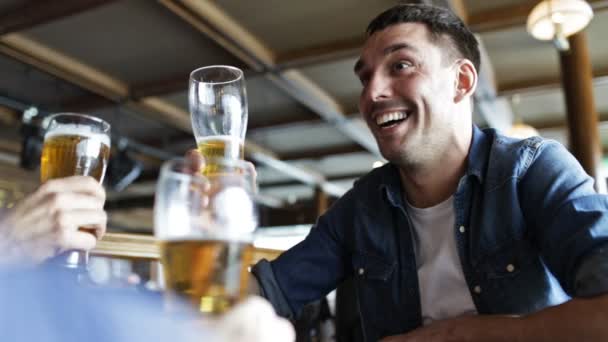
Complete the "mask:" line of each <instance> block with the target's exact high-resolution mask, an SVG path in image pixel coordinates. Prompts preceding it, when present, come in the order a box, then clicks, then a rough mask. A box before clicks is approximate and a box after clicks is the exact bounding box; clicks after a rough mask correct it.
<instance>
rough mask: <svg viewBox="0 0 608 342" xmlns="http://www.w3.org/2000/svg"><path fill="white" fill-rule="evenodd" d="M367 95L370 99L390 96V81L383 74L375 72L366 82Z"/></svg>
mask: <svg viewBox="0 0 608 342" xmlns="http://www.w3.org/2000/svg"><path fill="white" fill-rule="evenodd" d="M367 92H368V96H369V98H370V99H371V100H372V101H379V100H384V99H387V98H390V97H391V95H392V91H391V87H390V82H388V80H387V78H386V77H384V76H383V75H380V74H376V75H374V76H372V77H371V78H370V79H369V83H368V84H367Z"/></svg>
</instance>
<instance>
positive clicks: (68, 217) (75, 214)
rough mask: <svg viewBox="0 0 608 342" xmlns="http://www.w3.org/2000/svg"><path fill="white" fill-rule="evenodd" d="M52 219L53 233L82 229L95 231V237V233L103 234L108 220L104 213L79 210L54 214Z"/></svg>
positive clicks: (94, 210)
mask: <svg viewBox="0 0 608 342" xmlns="http://www.w3.org/2000/svg"><path fill="white" fill-rule="evenodd" d="M54 218H55V220H54V224H55V231H64V232H71V231H76V230H78V229H79V228H80V227H82V228H85V229H89V230H95V232H96V233H95V235H97V234H98V233H97V232H100V233H101V234H103V233H104V232H105V229H106V223H107V220H108V216H107V214H106V212H105V211H103V210H99V209H93V210H89V209H80V210H72V211H66V212H60V213H58V214H56V215H55V216H54ZM89 234H90V233H89ZM91 235H92V234H91Z"/></svg>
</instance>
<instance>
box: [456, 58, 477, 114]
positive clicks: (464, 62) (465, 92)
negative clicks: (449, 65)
mask: <svg viewBox="0 0 608 342" xmlns="http://www.w3.org/2000/svg"><path fill="white" fill-rule="evenodd" d="M454 83H455V87H456V91H455V93H454V103H458V102H460V101H462V100H463V99H465V98H467V97H469V96H472V95H473V93H474V92H475V88H476V87H477V70H475V66H474V65H473V63H471V61H469V60H468V59H461V60H459V61H458V62H457V65H456V79H455V82H454Z"/></svg>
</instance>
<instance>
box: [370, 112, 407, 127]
mask: <svg viewBox="0 0 608 342" xmlns="http://www.w3.org/2000/svg"><path fill="white" fill-rule="evenodd" d="M405 118H407V114H405V113H404V112H392V113H386V114H382V115H378V117H376V124H378V125H383V124H385V123H387V122H390V121H397V120H402V119H405Z"/></svg>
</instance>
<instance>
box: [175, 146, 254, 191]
mask: <svg viewBox="0 0 608 342" xmlns="http://www.w3.org/2000/svg"><path fill="white" fill-rule="evenodd" d="M185 159H186V160H187V162H188V163H187V164H188V165H189V167H190V170H186V171H189V172H190V173H192V174H196V173H198V172H199V171H200V170H201V169H202V168H203V167H204V166H205V157H203V156H202V155H201V153H200V152H199V151H198V150H196V149H191V150H188V151H187V152H186V155H185ZM245 165H246V167H247V172H249V173H250V174H251V177H252V181H253V185H254V186H255V185H256V184H257V176H258V174H257V171H256V170H255V166H254V165H253V163H251V162H249V161H246V160H245ZM256 191H257V189H255V188H254V192H256Z"/></svg>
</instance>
